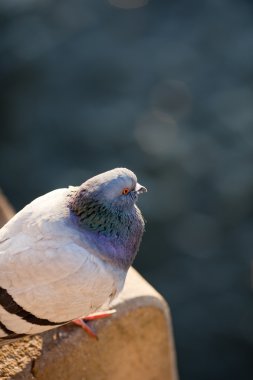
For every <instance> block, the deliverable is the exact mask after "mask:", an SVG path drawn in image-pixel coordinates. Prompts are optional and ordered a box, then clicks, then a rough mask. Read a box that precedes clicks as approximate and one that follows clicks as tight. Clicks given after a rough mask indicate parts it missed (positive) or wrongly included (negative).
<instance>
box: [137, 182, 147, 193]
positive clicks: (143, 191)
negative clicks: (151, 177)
mask: <svg viewBox="0 0 253 380" xmlns="http://www.w3.org/2000/svg"><path fill="white" fill-rule="evenodd" d="M135 191H136V192H137V193H138V194H141V193H146V192H147V191H148V190H147V189H146V187H144V186H142V185H140V184H139V183H137V185H136V187H135Z"/></svg>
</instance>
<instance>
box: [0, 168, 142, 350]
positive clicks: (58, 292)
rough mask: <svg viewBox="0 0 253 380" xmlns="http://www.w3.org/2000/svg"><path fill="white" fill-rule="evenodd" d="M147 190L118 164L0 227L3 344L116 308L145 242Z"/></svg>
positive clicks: (26, 209) (48, 197)
mask: <svg viewBox="0 0 253 380" xmlns="http://www.w3.org/2000/svg"><path fill="white" fill-rule="evenodd" d="M146 191H147V189H146V188H145V187H144V186H142V185H140V184H139V183H138V182H137V178H136V175H135V174H134V173H133V172H132V171H130V170H128V169H126V168H116V169H113V170H109V171H107V172H104V173H102V174H99V175H96V176H95V177H92V178H90V179H88V180H87V181H86V182H84V183H83V184H81V185H80V186H77V187H73V186H69V187H68V188H61V189H57V190H54V191H51V192H49V193H47V194H45V195H43V196H41V197H39V198H36V199H35V200H34V201H32V202H31V203H30V204H28V205H27V206H26V207H24V208H23V209H22V210H21V211H20V212H18V213H17V214H16V215H15V216H14V217H13V218H12V219H10V220H9V222H8V223H6V224H5V225H4V226H3V227H2V228H1V229H0V268H1V272H0V344H5V343H9V342H10V341H12V340H16V339H19V338H21V337H23V336H26V335H34V334H38V333H41V332H44V331H46V330H50V329H53V328H56V327H58V326H61V325H64V324H66V323H69V322H71V321H73V320H76V321H77V322H78V321H79V324H81V325H82V323H83V322H80V318H83V316H87V317H88V316H90V317H88V318H87V320H89V319H93V318H92V315H93V313H95V314H94V319H96V318H98V317H99V312H98V316H97V317H96V312H97V311H99V310H106V308H108V307H109V305H110V303H111V301H112V300H113V299H114V298H115V297H116V296H117V295H118V293H119V292H120V291H121V290H122V288H123V286H124V281H125V278H126V274H127V271H128V269H129V267H130V265H131V264H132V262H133V260H134V258H135V256H136V253H137V251H138V249H139V246H140V242H141V239H142V235H143V232H144V225H145V223H144V219H143V217H142V214H141V211H140V210H139V208H138V207H137V206H136V201H137V199H138V195H139V194H141V193H144V192H146ZM101 315H102V316H106V313H103V312H102V313H101ZM77 324H78V323H77Z"/></svg>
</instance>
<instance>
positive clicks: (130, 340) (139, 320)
mask: <svg viewBox="0 0 253 380" xmlns="http://www.w3.org/2000/svg"><path fill="white" fill-rule="evenodd" d="M5 201H6V199H5ZM5 206H6V205H5ZM0 209H1V204H0ZM66 307H68V306H67V305H66ZM113 307H115V308H116V309H117V313H116V314H114V315H113V316H112V317H110V318H108V319H104V320H97V321H93V322H90V324H91V326H92V327H93V328H94V329H95V330H96V332H97V334H98V336H99V340H98V341H96V340H93V339H92V338H90V337H89V336H87V334H85V333H84V332H83V330H82V329H80V328H78V327H77V326H74V325H71V324H69V325H66V326H63V327H61V328H58V329H54V330H51V331H49V332H46V333H44V334H41V335H36V336H32V337H29V338H25V339H22V340H20V341H17V342H14V343H12V344H8V345H5V346H2V347H1V348H0V379H2V380H9V379H15V380H32V379H33V380H35V379H38V380H109V379H110V380H126V379H129V378H130V379H131V380H144V379H145V380H151V379H152V380H156V379H159V380H177V368H176V359H175V351H174V343H173V334H172V327H171V318H170V313H169V309H168V306H167V304H166V302H165V301H164V299H163V298H162V297H161V295H160V294H159V293H157V292H156V290H155V289H154V288H153V287H152V286H150V285H149V284H148V283H147V282H146V281H145V280H144V279H143V278H142V277H141V276H140V275H139V274H138V273H137V272H136V271H135V270H134V269H133V268H131V269H130V270H129V273H128V276H127V280H126V283H125V287H124V290H123V292H122V293H121V294H120V296H119V297H118V298H117V300H115V301H114V303H113Z"/></svg>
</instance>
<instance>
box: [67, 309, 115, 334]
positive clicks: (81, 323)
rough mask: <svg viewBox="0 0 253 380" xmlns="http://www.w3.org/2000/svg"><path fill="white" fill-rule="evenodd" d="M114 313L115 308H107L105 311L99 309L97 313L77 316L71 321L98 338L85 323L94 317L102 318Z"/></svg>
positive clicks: (94, 318)
mask: <svg viewBox="0 0 253 380" xmlns="http://www.w3.org/2000/svg"><path fill="white" fill-rule="evenodd" d="M114 313H116V310H115V309H113V310H107V311H99V312H97V313H93V314H90V315H88V316H87V317H83V318H78V319H74V320H73V321H72V322H73V323H74V324H75V325H77V326H80V327H82V329H83V330H84V331H85V332H86V333H87V334H88V335H89V336H90V337H92V338H95V339H98V336H97V334H96V333H95V332H94V331H93V330H92V329H91V328H90V327H89V326H88V325H87V323H86V322H88V321H94V320H96V319H102V318H108V317H110V316H111V315H112V314H114Z"/></svg>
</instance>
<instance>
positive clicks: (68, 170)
mask: <svg viewBox="0 0 253 380" xmlns="http://www.w3.org/2000/svg"><path fill="white" fill-rule="evenodd" d="M134 6H136V7H137V6H138V7H139V8H134ZM122 7H123V8H122ZM124 7H125V8H126V7H128V9H124ZM0 23H1V32H0V90H1V102H0V107H1V141H0V173H1V186H2V188H3V190H4V191H5V193H6V194H7V195H8V197H9V198H10V200H11V202H12V203H13V204H14V206H15V207H16V208H17V209H20V208H22V207H23V206H24V205H25V204H26V203H28V202H29V201H30V200H31V199H33V198H34V197H36V196H38V195H40V194H42V193H45V192H47V191H49V190H51V189H53V188H57V187H62V186H66V185H69V184H73V185H74V184H79V183H81V182H83V181H84V180H85V179H86V178H88V177H90V176H92V175H94V174H96V173H99V172H101V171H104V170H107V169H110V168H113V167H116V166H126V167H129V168H130V169H132V170H134V171H135V172H136V174H137V175H138V178H139V181H140V182H141V183H142V184H143V185H145V186H146V187H148V189H149V192H148V194H146V195H144V196H143V197H142V199H141V201H140V207H141V208H142V210H143V212H144V214H145V217H146V219H147V231H146V234H145V238H144V241H143V244H142V247H141V251H140V253H139V255H138V258H137V260H136V264H135V266H136V267H137V269H138V270H139V271H140V272H141V273H142V274H143V275H144V276H145V277H146V278H147V279H148V280H149V281H150V282H151V283H152V284H153V285H154V286H155V287H156V288H157V289H158V290H159V291H160V292H161V293H162V294H163V295H164V296H165V297H166V299H167V300H168V302H169V304H170V307H171V311H172V315H173V321H174V330H175V340H176V347H177V355H178V363H179V371H180V377H181V380H188V379H190V380H203V379H204V380H213V379H215V380H223V379H240V380H251V379H252V378H253V360H252V354H253V306H252V304H253V299H252V286H251V277H252V274H251V263H252V255H253V253H252V247H253V231H252V228H253V166H252V164H253V6H252V3H251V2H250V1H239V0H237V1H235V0H234V1H228V0H227V1H226V0H224V1H222V0H219V1H218V0H213V1H211V0H210V1H186V0H185V1H166V0H160V1H159V0H153V1H149V2H148V1H147V0H128V1H127V0H108V1H107V0H104V1H98V0H86V1H84V0H82V1H81V0H72V1H70V0H65V1H64V0H59V1H56V0H55V1H52V0H37V1H35V0H19V1H10V0H2V1H0Z"/></svg>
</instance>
